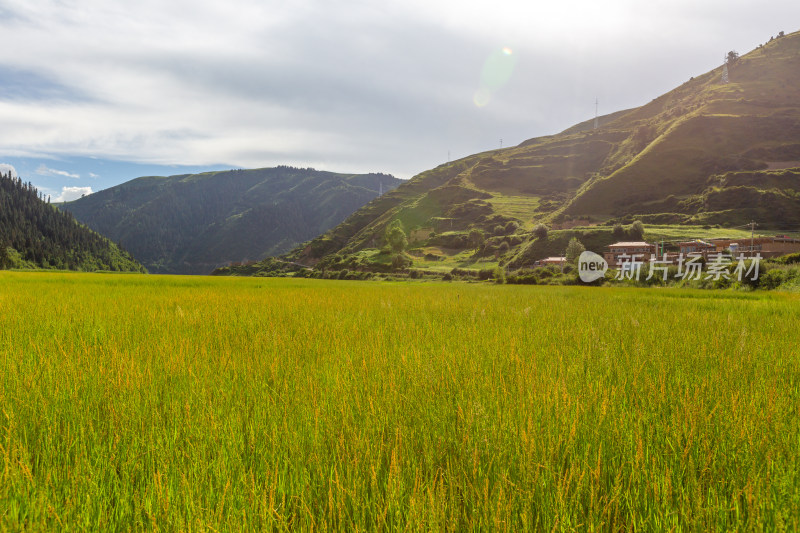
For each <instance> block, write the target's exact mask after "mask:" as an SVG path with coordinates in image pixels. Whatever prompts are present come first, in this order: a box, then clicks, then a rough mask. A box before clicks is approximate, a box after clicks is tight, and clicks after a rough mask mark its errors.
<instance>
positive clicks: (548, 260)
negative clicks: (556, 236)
mask: <svg viewBox="0 0 800 533" xmlns="http://www.w3.org/2000/svg"><path fill="white" fill-rule="evenodd" d="M566 264H567V258H566V257H545V258H544V259H542V260H540V261H536V262H535V263H534V266H548V265H554V266H557V267H561V266H564V265H566Z"/></svg>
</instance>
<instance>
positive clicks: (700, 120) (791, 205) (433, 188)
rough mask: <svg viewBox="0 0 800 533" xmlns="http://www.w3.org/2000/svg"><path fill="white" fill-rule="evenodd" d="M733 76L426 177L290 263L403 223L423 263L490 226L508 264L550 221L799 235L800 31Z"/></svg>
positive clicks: (363, 245) (732, 68)
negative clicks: (752, 228) (748, 226)
mask: <svg viewBox="0 0 800 533" xmlns="http://www.w3.org/2000/svg"><path fill="white" fill-rule="evenodd" d="M727 69H728V78H729V79H728V82H727V83H723V67H722V66H720V67H719V68H716V69H714V70H712V71H710V72H707V73H705V74H703V75H701V76H698V77H696V78H693V79H691V80H689V81H687V82H686V83H684V84H683V85H681V86H680V87H678V88H676V89H674V90H673V91H671V92H669V93H667V94H665V95H663V96H661V97H659V98H656V99H654V100H653V101H652V102H650V103H648V104H646V105H644V106H642V107H639V108H636V109H631V110H626V111H620V112H617V113H613V114H610V115H607V116H604V117H600V119H599V121H598V122H599V127H598V128H597V129H594V120H589V121H586V122H583V123H581V124H578V125H576V126H574V127H572V128H569V129H567V130H565V131H563V132H561V133H560V134H557V135H551V136H546V137H539V138H535V139H530V140H528V141H525V142H523V143H521V144H520V145H519V146H516V147H512V148H507V149H503V150H494V151H490V152H485V153H482V154H476V155H473V156H470V157H467V158H464V159H461V160H459V161H455V162H453V163H450V164H447V165H442V166H439V167H437V168H435V169H432V170H429V171H427V172H423V173H422V174H420V175H418V176H416V177H414V178H413V179H411V180H409V181H408V182H407V183H403V184H402V185H401V186H400V187H398V188H397V189H396V190H395V191H392V192H391V193H390V194H387V195H385V196H384V197H382V198H380V200H379V201H374V202H372V203H370V204H368V205H367V206H365V207H364V208H362V209H360V210H358V211H357V212H355V213H354V214H353V215H351V216H350V217H349V218H348V219H347V220H345V222H344V223H342V224H340V225H339V226H337V227H336V228H334V229H332V230H331V231H329V232H327V233H326V234H325V235H322V236H320V237H318V238H317V239H314V240H313V241H311V242H309V243H306V244H305V245H304V246H302V247H299V248H297V249H296V250H294V251H293V252H292V253H291V254H289V255H288V256H287V257H288V258H289V259H291V260H294V261H299V262H301V263H305V264H310V265H312V264H316V263H317V262H319V261H320V260H322V259H323V258H325V257H326V256H329V255H330V254H334V253H336V254H338V255H339V256H346V255H348V254H355V253H357V252H360V251H363V250H366V249H371V248H380V247H381V246H382V245H383V236H384V233H385V229H386V227H387V225H388V224H390V223H392V222H393V221H395V220H399V221H400V222H401V223H402V224H403V226H404V228H405V229H406V231H407V232H408V233H409V235H410V236H411V235H414V236H415V239H410V240H411V241H414V240H416V241H417V242H412V243H411V247H412V248H413V247H416V248H417V250H418V251H419V252H420V254H422V253H424V254H426V255H431V254H433V255H435V254H437V253H447V254H450V255H452V254H453V253H454V251H457V250H458V249H463V250H465V249H469V248H470V247H471V246H472V245H471V244H470V242H469V239H468V232H469V231H470V230H474V229H479V230H481V231H483V232H484V235H485V236H487V237H488V238H490V239H491V238H495V237H497V238H503V239H505V241H506V242H507V245H506V246H508V248H509V250H508V251H506V249H505V248H504V249H503V251H502V253H503V254H507V255H508V257H512V256H514V254H515V253H516V252H517V251H518V249H519V247H521V246H525V244H524V243H525V242H528V241H530V240H531V239H532V238H533V237H532V235H531V234H530V230H531V229H532V228H533V227H534V226H535V225H536V224H538V223H544V224H546V225H548V226H550V227H551V228H569V227H574V226H597V225H609V226H610V225H613V224H614V223H615V222H630V221H631V220H633V219H635V218H638V219H641V220H643V221H644V222H645V223H646V224H684V225H692V226H693V227H698V226H703V225H712V224H720V225H723V226H737V225H740V224H745V223H747V222H749V221H750V220H756V221H757V222H758V223H759V227H760V228H761V229H767V228H773V229H784V230H785V229H792V228H796V227H797V226H798V225H800V32H798V33H793V34H791V35H786V36H781V37H780V38H778V39H775V40H774V41H771V42H769V43H767V44H765V45H764V46H763V47H759V48H757V49H756V50H754V51H752V52H750V53H748V54H746V55H744V56H742V57H740V58H737V59H735V60H733V59H732V60H731V61H730V63H729V64H728V65H727ZM509 222H514V223H516V224H519V226H520V228H519V229H518V230H516V231H515V232H514V233H515V234H516V235H517V237H515V238H514V239H510V238H508V235H507V233H508V231H506V230H505V229H504V228H506V227H509V226H508V224H509ZM511 227H513V224H512V226H511ZM415 230H416V231H415ZM429 232H433V235H431V236H428V233H429ZM609 238H610V237H609ZM519 241H522V243H520V242H519Z"/></svg>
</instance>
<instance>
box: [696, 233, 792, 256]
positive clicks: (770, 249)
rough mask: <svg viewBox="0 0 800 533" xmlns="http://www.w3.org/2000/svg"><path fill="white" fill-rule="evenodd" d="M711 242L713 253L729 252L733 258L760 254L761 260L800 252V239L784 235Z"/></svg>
mask: <svg viewBox="0 0 800 533" xmlns="http://www.w3.org/2000/svg"><path fill="white" fill-rule="evenodd" d="M711 242H713V243H714V247H715V253H719V252H724V251H726V250H730V252H731V253H732V254H733V255H735V256H738V255H739V254H743V255H745V256H748V257H749V256H751V255H756V254H760V255H761V257H763V258H769V257H780V256H782V255H787V254H793V253H797V252H800V239H793V238H791V237H787V236H785V235H778V236H774V237H755V238H753V239H750V238H744V239H711Z"/></svg>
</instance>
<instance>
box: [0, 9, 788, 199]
mask: <svg viewBox="0 0 800 533" xmlns="http://www.w3.org/2000/svg"><path fill="white" fill-rule="evenodd" d="M793 21H800V2H797V0H779V1H769V0H767V1H765V2H760V3H759V4H758V6H757V7H756V5H755V3H754V2H752V0H748V1H741V0H727V1H721V0H719V1H718V0H709V1H704V0H692V1H688V0H670V1H669V2H666V1H661V0H653V1H649V2H642V1H641V0H636V1H634V0H607V1H605V2H598V1H597V0H592V1H587V0H561V1H560V2H541V1H534V0H525V1H516V0H509V1H493V2H488V1H473V2H470V1H464V0H459V1H456V0H441V1H437V0H397V1H396V0H380V1H376V0H373V1H366V0H362V1H358V0H291V1H286V0H283V1H273V0H228V1H226V2H221V1H208V0H191V1H189V0H170V1H168V2H165V1H164V0H138V1H136V2H128V1H125V2H123V1H115V0H0V35H2V36H3V43H4V44H3V46H2V47H0V169H2V168H6V167H2V166H1V165H11V166H12V167H13V168H14V169H15V171H16V172H17V173H18V174H19V175H20V176H21V177H22V178H23V180H25V181H31V182H33V183H34V185H36V186H37V187H39V188H40V189H41V190H42V191H43V192H45V194H49V195H52V197H53V199H54V201H55V200H69V199H74V198H77V197H79V196H80V195H82V194H90V193H92V192H96V191H98V190H102V189H105V188H107V187H110V186H113V185H116V184H119V183H122V182H124V181H127V180H130V179H133V178H135V177H138V176H143V175H172V174H183V173H189V172H200V171H205V170H218V169H227V168H258V167H271V166H276V165H293V166H300V167H313V168H316V169H319V170H331V171H336V172H359V173H360V172H386V173H391V174H394V175H395V176H397V177H400V178H410V177H412V176H413V175H415V174H417V173H419V172H422V171H424V170H427V169H429V168H433V167H435V166H437V165H440V164H442V163H445V162H447V161H448V160H454V159H458V158H460V157H465V156H467V155H470V154H473V153H477V152H481V151H485V150H492V149H496V148H499V147H500V146H512V145H516V144H519V143H520V142H522V141H524V140H526V139H529V138H532V137H537V136H541V135H549V134H553V133H557V132H559V131H561V130H564V129H566V128H568V127H569V126H571V125H573V124H575V123H577V122H581V121H583V120H587V119H589V118H591V117H593V116H594V113H595V99H597V100H598V101H599V111H600V114H604V113H611V112H614V111H618V110H621V109H627V108H631V107H636V106H639V105H642V104H645V103H647V102H649V101H650V100H652V99H653V98H655V97H657V96H659V95H660V94H663V93H664V92H667V91H669V90H670V89H672V88H674V87H676V86H678V85H680V84H681V83H683V82H684V81H686V80H688V79H689V78H690V77H691V76H696V75H699V74H702V73H704V72H706V71H708V70H711V69H713V68H715V67H717V66H719V65H720V64H722V61H723V58H724V56H725V54H726V53H727V52H728V51H729V50H736V51H738V52H739V53H742V54H744V53H746V52H748V51H750V50H752V49H753V48H755V47H756V46H758V45H759V44H761V43H764V42H766V41H768V40H769V38H770V36H772V35H777V33H778V32H779V31H785V32H786V33H790V32H793V31H796V30H798V29H800V28H797V27H789V26H786V24H787V23H792V22H793ZM794 23H796V24H800V22H794Z"/></svg>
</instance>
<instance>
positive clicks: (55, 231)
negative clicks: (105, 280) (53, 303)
mask: <svg viewBox="0 0 800 533" xmlns="http://www.w3.org/2000/svg"><path fill="white" fill-rule="evenodd" d="M0 268H4V269H5V268H42V269H61V270H81V271H96V270H110V271H121V272H145V269H144V268H143V267H142V265H140V264H139V263H138V262H136V260H135V259H133V257H131V255H130V254H129V253H127V252H126V251H124V250H122V249H120V248H119V247H118V246H117V245H116V244H114V243H113V242H111V241H109V240H108V239H106V238H105V237H103V236H101V235H99V234H97V233H95V232H94V231H92V230H90V229H89V228H87V227H86V226H83V225H82V224H79V223H78V222H77V221H76V220H75V218H74V217H73V216H72V215H71V214H70V213H64V212H62V211H59V210H58V209H56V208H55V206H52V205H50V204H49V203H48V202H46V201H45V200H44V197H43V195H42V194H41V193H40V192H39V191H38V190H36V188H35V187H34V186H33V185H32V184H30V183H23V181H22V180H21V179H20V178H17V177H12V175H11V173H9V174H5V175H3V174H0Z"/></svg>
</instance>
